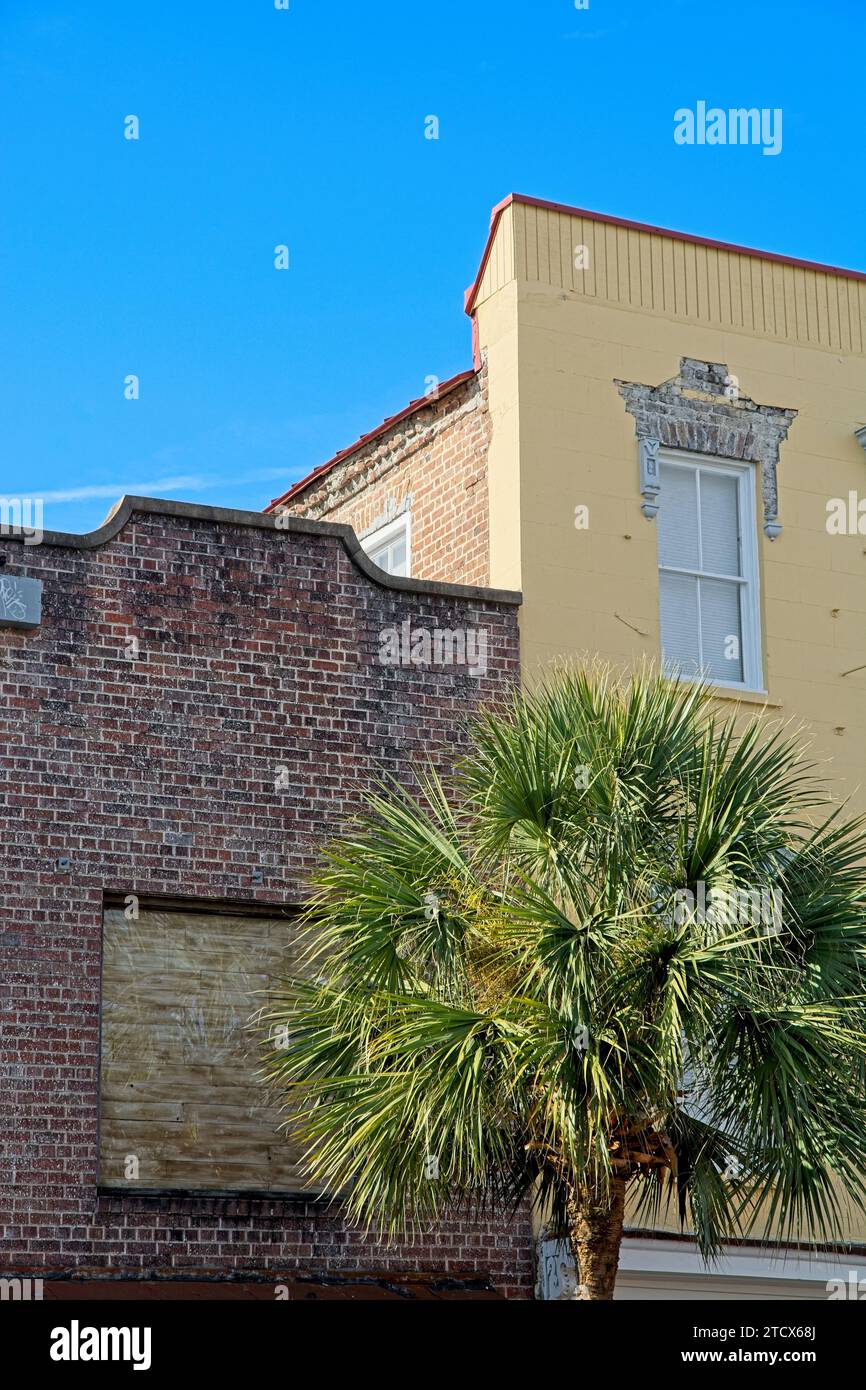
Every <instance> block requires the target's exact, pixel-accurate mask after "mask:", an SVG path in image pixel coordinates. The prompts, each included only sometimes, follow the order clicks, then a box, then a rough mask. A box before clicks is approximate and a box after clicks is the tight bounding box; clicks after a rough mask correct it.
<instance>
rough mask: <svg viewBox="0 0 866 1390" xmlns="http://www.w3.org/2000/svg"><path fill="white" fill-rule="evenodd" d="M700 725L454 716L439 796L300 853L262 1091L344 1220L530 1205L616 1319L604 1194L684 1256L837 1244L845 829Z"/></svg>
mask: <svg viewBox="0 0 866 1390" xmlns="http://www.w3.org/2000/svg"><path fill="white" fill-rule="evenodd" d="M713 709H714V707H713V704H712V698H711V695H710V693H709V692H708V691H707V690H706V689H704V688H702V687H701V686H699V685H686V684H684V683H680V682H676V681H671V680H667V679H665V678H663V677H662V676H660V675H658V674H656V673H654V672H652V671H644V672H641V673H639V674H638V675H636V676H633V677H632V678H631V679H629V680H623V679H619V678H617V677H615V676H614V675H612V674H611V673H610V672H609V671H607V670H604V669H594V670H591V671H589V672H585V671H570V670H563V671H560V672H558V673H557V674H556V675H554V676H553V677H552V678H550V680H549V681H548V682H547V683H546V684H545V685H544V686H543V687H542V688H541V689H540V690H538V691H536V692H535V693H528V694H527V693H524V694H516V695H514V696H513V698H511V700H510V701H509V702H508V703H506V704H505V705H503V706H500V707H496V708H492V709H488V710H486V711H484V712H483V713H481V715H480V716H477V717H476V718H475V720H474V723H473V724H472V727H471V743H470V749H471V751H470V753H469V755H468V756H467V757H466V758H465V759H464V761H463V762H462V764H461V765H460V767H459V768H458V770H457V773H456V774H455V776H454V777H453V779H452V781H451V782H450V783H449V784H448V786H447V787H446V786H445V785H443V783H442V782H441V780H440V779H439V778H438V777H436V776H435V775H434V774H433V773H432V772H428V773H426V774H425V775H424V776H423V777H422V779H421V782H420V786H421V790H420V792H419V794H418V795H417V796H411V795H409V794H408V793H406V792H405V791H400V790H399V789H398V788H396V787H389V788H386V789H383V790H382V791H381V792H380V793H379V794H377V795H375V796H372V797H371V798H370V799H369V802H368V805H367V807H366V809H365V812H364V814H363V815H362V816H361V817H360V818H359V819H358V820H357V821H355V822H353V823H352V825H351V826H350V827H349V828H348V830H347V832H346V834H345V836H344V837H343V838H342V839H340V840H339V841H338V842H337V843H336V844H333V845H331V846H330V847H329V848H328V850H327V856H326V860H325V863H324V867H323V868H322V869H321V870H320V872H319V873H318V874H317V877H316V882H315V887H314V891H313V894H312V897H311V900H310V903H309V908H308V911H307V914H306V920H305V923H304V927H303V940H304V946H305V957H306V962H305V965H304V968H303V971H302V978H298V979H295V980H294V981H291V982H289V983H288V984H287V985H286V987H285V989H284V991H283V992H282V993H281V994H280V996H279V997H278V998H277V999H276V1002H275V1003H274V1004H273V1007H272V1008H270V1009H269V1010H268V1013H267V1016H266V1021H267V1037H268V1039H269V1041H267V1042H266V1044H265V1068H264V1071H265V1075H266V1076H267V1078H268V1082H269V1084H271V1085H273V1086H275V1087H276V1088H277V1089H278V1091H279V1093H280V1096H281V1098H282V1100H283V1101H284V1102H285V1103H286V1105H287V1107H288V1108H289V1110H290V1118H289V1119H288V1121H287V1127H288V1131H289V1133H290V1134H291V1135H293V1136H294V1137H295V1138H296V1139H298V1138H299V1139H301V1140H302V1141H303V1143H304V1145H305V1163H306V1166H307V1169H308V1171H309V1173H310V1174H311V1175H312V1176H313V1177H314V1178H315V1179H316V1180H317V1181H318V1182H319V1183H320V1184H322V1185H323V1186H324V1187H325V1189H326V1190H328V1191H331V1192H339V1193H340V1194H341V1200H343V1201H345V1203H346V1206H347V1209H348V1215H349V1217H350V1219H353V1220H357V1221H362V1222H366V1223H368V1224H369V1223H373V1222H375V1223H376V1224H377V1226H378V1228H379V1229H380V1230H385V1231H391V1232H393V1231H397V1230H403V1229H406V1228H407V1227H411V1226H412V1224H413V1222H419V1221H430V1220H435V1219H436V1218H437V1217H438V1216H439V1215H440V1214H441V1213H442V1211H443V1210H444V1209H445V1208H446V1207H447V1206H449V1205H452V1204H459V1205H461V1206H462V1207H465V1206H466V1204H473V1203H480V1204H484V1203H492V1204H495V1205H496V1206H497V1207H498V1206H500V1204H501V1203H503V1202H506V1203H507V1202H514V1203H518V1202H520V1201H521V1200H522V1199H526V1198H528V1197H531V1199H532V1200H533V1201H534V1202H535V1203H537V1204H538V1206H539V1208H540V1209H541V1210H543V1211H544V1212H545V1213H546V1214H547V1216H548V1217H549V1219H550V1221H551V1222H552V1223H553V1224H554V1226H555V1227H556V1228H558V1229H559V1231H560V1232H561V1233H562V1234H564V1235H565V1234H567V1236H568V1237H569V1238H570V1240H571V1244H572V1248H573V1251H574V1255H575V1261H576V1266H577V1269H578V1271H579V1279H580V1287H579V1291H578V1296H579V1297H581V1298H585V1299H610V1298H612V1296H613V1287H614V1281H615V1278H616V1269H617V1262H618V1256H619V1247H620V1242H621V1239H622V1232H623V1223H624V1213H625V1209H626V1199H627V1196H628V1201H629V1211H630V1212H631V1211H633V1212H634V1216H635V1221H636V1223H637V1224H639V1225H647V1224H651V1223H652V1222H653V1220H654V1218H656V1217H657V1216H658V1215H659V1213H660V1211H662V1210H663V1209H665V1208H667V1207H669V1206H670V1207H672V1209H674V1210H675V1211H677V1212H678V1214H679V1217H680V1219H681V1220H682V1222H683V1223H685V1224H686V1225H687V1226H688V1227H690V1228H691V1229H692V1230H693V1231H694V1233H695V1238H696V1240H697V1243H698V1246H699V1248H700V1250H701V1251H702V1253H703V1254H704V1256H705V1258H707V1259H708V1260H709V1259H711V1258H712V1257H713V1256H714V1254H716V1253H717V1252H718V1250H719V1248H720V1244H721V1242H722V1240H723V1239H724V1238H725V1237H726V1236H731V1235H735V1234H744V1233H747V1232H748V1231H750V1230H751V1231H754V1230H756V1229H760V1230H761V1231H762V1232H764V1233H766V1234H768V1235H771V1236H773V1237H776V1238H779V1239H797V1238H803V1237H807V1238H810V1233H811V1238H832V1237H834V1236H836V1237H838V1236H840V1235H841V1234H843V1231H844V1222H845V1210H846V1204H847V1203H848V1202H850V1201H851V1200H853V1202H854V1204H855V1205H857V1206H860V1207H862V1200H863V1196H864V1183H863V1176H862V1175H863V1172H864V1165H866V1104H864V1096H866V1088H864V1077H866V1069H864V1064H866V1036H864V1034H866V1028H864V1023H866V995H864V962H866V954H864V952H866V912H864V901H866V868H864V860H866V836H864V831H863V822H862V821H859V820H849V819H843V818H842V817H841V813H840V810H839V808H838V807H837V808H836V809H835V810H833V809H832V808H831V804H830V797H829V796H828V794H827V792H826V791H825V790H824V788H823V786H822V783H821V781H820V780H819V778H818V777H817V776H816V773H815V768H814V765H812V764H809V763H808V762H807V761H806V760H805V756H804V753H803V750H802V748H801V747H800V746H799V744H798V742H797V740H796V737H795V736H792V735H791V734H790V733H789V732H788V731H786V730H785V729H782V728H775V729H774V728H768V727H767V726H766V725H765V724H764V723H762V720H761V719H760V718H757V719H754V720H752V721H751V722H749V723H748V724H747V725H746V726H745V727H742V728H741V729H740V730H739V732H738V731H737V728H736V727H735V721H734V720H733V719H730V720H727V721H722V720H720V719H719V717H718V716H717V715H716V714H715V713H714V712H713ZM316 972H320V973H318V974H316ZM275 1040H276V1041H275Z"/></svg>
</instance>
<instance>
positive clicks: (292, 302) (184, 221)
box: [0, 0, 866, 531]
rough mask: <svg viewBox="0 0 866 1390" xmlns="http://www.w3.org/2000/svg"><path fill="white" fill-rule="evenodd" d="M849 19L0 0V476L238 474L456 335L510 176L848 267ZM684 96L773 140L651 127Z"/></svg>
mask: <svg viewBox="0 0 866 1390" xmlns="http://www.w3.org/2000/svg"><path fill="white" fill-rule="evenodd" d="M864 48H866V7H864V5H863V4H862V0H826V3H823V4H821V5H818V6H816V5H815V4H814V3H804V2H803V0H788V2H787V3H782V2H781V0H779V3H774V2H773V0H769V2H768V3H762V0H749V3H736V2H734V3H726V4H724V5H717V6H701V5H696V4H694V3H692V0H682V2H680V0H659V3H650V2H649V0H642V3H638V0H626V2H625V3H624V2H623V0H590V3H589V8H588V9H585V10H579V11H578V10H576V8H575V5H574V0H524V3H518V0H437V3H436V4H419V3H417V0H416V3H411V2H407V0H367V3H363V4H362V3H358V0H332V2H331V3H328V2H327V0H290V8H289V9H288V11H284V10H277V9H276V8H275V6H274V3H273V0H236V3H229V0H183V3H179V2H178V0H171V3H169V0H147V3H143V4H138V5H127V4H117V3H108V0H89V3H84V0H79V3H76V4H72V3H59V2H58V3H52V0H40V3H38V4H35V3H34V0H3V6H2V19H0V68H2V84H0V117H2V128H3V131H4V139H3V142H2V153H0V178H2V185H3V189H4V194H3V197H2V210H0V253H2V265H0V284H2V305H3V308H2V314H0V360H2V362H3V368H2V371H0V431H2V439H0V449H2V452H0V494H3V495H6V496H23V497H37V496H41V497H44V498H45V499H46V501H45V526H46V528H50V529H54V530H69V531H84V530H89V529H91V528H93V527H94V526H96V525H98V524H99V523H100V521H101V520H102V519H103V518H104V516H105V514H106V512H107V511H108V510H109V508H110V507H111V506H112V505H113V503H114V501H115V500H116V499H117V498H118V497H119V496H120V495H122V493H124V492H130V491H135V492H144V493H148V494H150V495H153V496H162V497H180V498H186V499H189V500H194V501H199V502H210V503H213V504H216V505H224V506H237V507H250V508H256V509H258V508H260V507H262V506H264V505H265V504H266V503H267V502H268V500H269V499H270V498H271V497H272V496H274V495H276V494H278V493H279V492H281V491H283V490H284V488H285V487H287V486H288V485H289V483H290V482H292V481H293V480H295V479H296V478H298V477H301V476H303V474H304V473H306V472H307V471H308V470H309V469H310V468H312V467H314V466H315V465H316V464H318V463H320V462H322V461H323V460H324V459H325V458H327V457H328V456H329V455H330V454H331V453H333V452H334V451H335V450H337V449H339V448H341V447H343V446H345V445H346V444H348V443H350V442H351V441H352V440H354V439H355V438H356V437H357V435H358V434H359V433H361V432H362V431H364V430H366V429H369V428H372V427H373V426H374V425H376V424H378V423H379V421H380V420H381V419H382V418H383V417H384V416H385V415H388V414H391V413H393V412H394V411H395V410H398V409H400V408H401V407H402V406H403V405H404V404H405V403H406V402H407V401H408V400H409V399H410V398H412V397H415V396H418V395H421V394H423V392H424V390H425V384H426V383H425V379H426V378H427V377H429V376H431V375H435V376H438V377H440V378H445V377H446V376H449V375H451V374H452V373H454V372H457V371H460V370H462V369H463V368H464V367H467V366H469V365H470V364H471V351H470V331H469V322H468V320H467V319H466V318H465V317H464V315H463V311H462V296H463V290H464V288H465V286H466V285H467V284H468V283H469V282H470V281H471V279H472V278H473V275H474V273H475V270H476V267H477V264H478V260H479V257H480V254H481V251H482V248H483V244H484V240H485V236H486V232H487V227H488V222H489V215H490V209H491V207H492V206H493V205H494V204H495V203H497V202H499V201H500V199H502V198H503V197H504V196H505V195H506V194H507V193H508V192H511V191H519V192H522V193H527V194H532V195H535V196H537V197H541V198H549V199H552V200H554V201H559V202H566V203H576V204H578V205H580V206H583V207H587V208H593V209H596V210H598V211H601V212H607V213H611V214H614V215H617V216H622V217H631V218H635V219H637V220H639V221H644V222H652V223H658V224H660V225H662V226H668V227H673V228H678V229H681V230H684V231H690V232H694V233H697V234H699V235H704V236H711V237H715V238H718V239H720V240H729V241H737V242H743V243H745V244H747V245H752V246H757V247H762V248H766V249H768V250H774V251H780V252H784V253H787V254H791V255H796V256H802V257H806V258H808V259H813V260H818V261H828V262H831V263H834V264H837V265H843V266H851V267H853V268H855V269H866V179H864V166H866V159H864V152H863V137H864V120H863V114H862V79H861V74H862V61H863V56H862V55H863V51H864ZM699 100H705V101H706V102H707V103H708V105H710V106H720V107H723V108H728V107H731V106H736V107H739V106H757V107H769V108H777V107H778V108H781V109H782V112H783V144H782V150H781V153H780V154H778V155H777V156H769V157H767V156H764V155H762V152H761V149H760V148H757V147H752V146H746V147H732V146H714V147H711V146H706V145H705V146H679V145H677V144H675V143H674V140H673V130H674V111H675V110H677V109H678V108H681V107H692V108H694V107H695V106H696V104H697V102H698V101H699ZM127 115H137V116H138V118H139V120H140V138H139V140H138V141H131V140H126V139H124V134H123V132H124V118H125V117H126V116H127ZM430 115H436V116H437V117H438V119H439V139H438V140H435V141H434V140H428V139H425V138H424V130H425V118H426V117H427V116H430ZM278 244H286V245H287V246H288V247H289V254H290V268H289V270H287V271H277V270H275V269H274V247H275V246H276V245H278ZM129 374H135V375H137V376H138V377H139V379H140V397H139V399H138V400H134V401H130V400H126V399H124V379H125V378H126V377H127V376H128V375H129Z"/></svg>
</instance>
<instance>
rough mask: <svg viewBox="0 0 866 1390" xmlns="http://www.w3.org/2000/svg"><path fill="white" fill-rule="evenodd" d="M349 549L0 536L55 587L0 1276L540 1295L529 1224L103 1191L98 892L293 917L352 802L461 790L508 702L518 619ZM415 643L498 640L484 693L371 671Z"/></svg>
mask: <svg viewBox="0 0 866 1390" xmlns="http://www.w3.org/2000/svg"><path fill="white" fill-rule="evenodd" d="M355 551H356V544H355V542H354V539H353V538H352V536H351V535H350V533H348V532H347V531H346V529H345V528H343V527H337V526H332V525H321V524H316V523H312V522H305V521H297V522H293V523H291V525H290V528H289V529H285V528H282V529H281V528H280V527H278V526H276V525H275V523H274V519H273V518H271V517H266V516H262V515H257V514H253V513H246V512H228V511H217V510H214V509H210V508H201V507H194V506H187V505H183V504H175V503H153V502H148V501H135V502H132V503H130V502H126V503H124V504H123V506H122V507H121V508H120V510H119V512H118V513H116V514H115V516H114V517H113V519H112V521H111V522H110V523H108V524H107V525H106V526H105V527H104V528H102V530H101V531H100V532H97V533H94V535H93V536H91V537H68V536H58V535H51V534H47V535H46V537H45V540H44V542H43V544H41V545H38V546H24V545H23V544H22V543H21V542H20V541H18V540H15V539H9V538H0V557H5V561H6V565H5V569H3V570H2V571H0V573H4V574H6V575H10V576H12V575H23V576H28V577H31V578H36V579H41V580H42V581H43V584H44V592H43V619H42V623H41V626H39V627H38V628H35V629H34V630H32V631H16V630H9V629H0V696H2V703H0V849H2V875H0V880H2V882H0V1033H2V1041H0V1084H2V1121H0V1137H2V1161H0V1268H2V1269H4V1270H6V1271H15V1272H19V1273H28V1272H29V1273H32V1274H37V1275H44V1276H45V1277H50V1276H51V1275H54V1276H55V1277H56V1276H57V1275H58V1274H65V1275H78V1276H79V1277H81V1276H83V1275H84V1274H85V1273H88V1272H89V1273H90V1274H91V1275H92V1274H93V1273H104V1274H107V1275H115V1276H119V1275H120V1274H123V1273H126V1274H127V1276H128V1275H129V1273H130V1272H133V1273H134V1274H135V1275H136V1276H138V1277H148V1276H150V1277H154V1276H163V1275H167V1274H168V1275H174V1276H177V1277H182V1276H191V1275H192V1274H194V1273H199V1274H201V1273H204V1274H206V1275H208V1276H210V1277H213V1276H216V1277H221V1278H228V1277H234V1278H237V1277H239V1276H242V1275H244V1274H245V1273H250V1274H256V1275H259V1276H262V1275H264V1276H266V1277H270V1276H271V1275H273V1277H274V1279H275V1280H276V1279H277V1278H278V1276H279V1274H280V1272H283V1273H286V1274H289V1273H291V1272H297V1271H312V1272H318V1273H321V1272H327V1271H328V1270H339V1269H355V1270H357V1269H369V1270H385V1269H393V1270H410V1269H428V1270H430V1269H432V1270H437V1271H442V1272H443V1273H444V1274H447V1273H448V1272H449V1271H456V1270H458V1269H459V1270H462V1271H467V1270H468V1271H476V1272H478V1273H479V1274H489V1275H490V1276H491V1277H492V1281H493V1283H494V1284H495V1285H496V1287H497V1288H498V1289H500V1290H501V1291H504V1292H507V1293H508V1294H510V1295H513V1296H528V1295H529V1294H530V1292H531V1283H532V1277H533V1276H532V1254H531V1237H530V1231H529V1222H528V1218H527V1217H526V1216H524V1215H521V1216H518V1217H515V1218H513V1219H512V1218H508V1219H506V1218H503V1219H502V1220H498V1221H497V1220H488V1221H485V1222H482V1223H472V1222H457V1221H450V1222H448V1223H446V1224H444V1225H443V1226H442V1227H441V1228H439V1229H437V1230H436V1231H434V1232H432V1233H429V1234H427V1235H425V1236H424V1237H423V1238H420V1239H418V1240H417V1241H416V1242H415V1243H414V1244H407V1243H403V1244H397V1245H392V1244H388V1245H379V1244H376V1243H375V1242H371V1241H369V1240H366V1239H365V1238H364V1237H363V1235H362V1234H361V1233H359V1232H358V1231H356V1230H352V1229H350V1228H348V1227H347V1225H346V1223H345V1222H344V1221H343V1219H342V1218H341V1216H340V1214H339V1211H338V1210H336V1209H334V1208H331V1209H329V1210H327V1211H326V1210H324V1209H323V1208H322V1207H321V1206H317V1205H316V1203H315V1202H313V1201H311V1200H308V1199H303V1198H297V1199H292V1198H283V1197H280V1198H271V1197H255V1198H254V1197H250V1198H246V1197H237V1198H236V1197H232V1198H225V1197H222V1198H220V1197H210V1196H209V1197H206V1198H199V1197H194V1196H190V1195H187V1196H155V1197H154V1196H146V1195H138V1194H134V1193H129V1194H127V1193H123V1194H117V1193H111V1194H110V1195H101V1194H100V1193H99V1191H98V1188H97V1160H98V1135H99V1032H100V965H101V945H102V913H103V901H104V895H105V894H108V893H130V892H135V893H137V894H140V895H142V896H157V897H158V896H167V897H169V898H177V899H185V900H186V899H202V898H206V899H212V900H213V899H216V900H220V901H230V902H231V903H237V904H239V905H242V904H244V903H250V902H253V901H256V902H259V903H268V904H279V905H285V904H288V903H292V902H296V901H298V900H300V899H301V897H302V896H303V891H304V879H305V875H306V873H307V871H308V870H309V868H310V866H311V864H312V863H313V862H314V858H315V852H316V847H317V845H318V844H319V843H320V842H321V840H322V838H323V837H324V836H325V835H327V833H328V832H329V831H331V830H333V829H335V828H336V827H337V826H338V825H339V824H340V823H341V821H342V820H343V819H344V818H345V817H346V816H347V815H348V814H349V813H350V812H351V811H352V810H353V809H354V808H355V807H356V806H357V804H358V797H359V793H360V791H361V790H362V789H363V788H364V787H366V786H368V785H370V783H371V781H372V780H374V779H375V778H377V777H378V776H379V775H380V774H381V773H382V772H383V771H385V772H391V773H393V774H396V775H398V776H399V777H401V778H403V779H404V780H411V778H412V769H413V767H414V766H417V765H418V764H419V763H420V762H422V761H423V760H424V759H425V758H426V757H427V756H428V755H429V756H431V757H432V758H433V759H434V761H435V762H437V763H438V764H440V765H441V766H443V767H445V766H446V765H447V764H448V763H449V762H450V760H451V759H452V758H453V756H454V753H455V751H456V750H457V749H459V746H460V743H461V737H462V736H461V731H460V723H461V719H462V717H463V716H464V715H465V714H466V712H467V711H468V710H469V709H470V708H471V707H472V705H473V704H474V703H475V702H476V701H477V700H478V699H479V698H487V697H490V696H492V695H494V694H495V693H497V692H501V691H502V690H503V689H504V687H505V685H506V684H507V683H509V682H511V681H513V680H515V679H516V678H517V674H518V651H517V616H516V613H517V610H516V607H515V596H513V595H512V596H508V595H496V594H492V593H490V592H489V591H488V592H481V591H471V590H464V591H463V592H462V593H461V592H460V591H459V590H457V589H455V588H448V587H447V586H445V585H431V584H418V583H413V582H412V581H405V580H403V581H401V580H393V581H391V582H390V583H389V584H388V585H387V586H386V585H384V584H381V583H379V582H377V581H375V580H374V579H373V578H371V577H370V571H369V567H367V568H366V569H365V566H367V562H366V559H365V557H364V556H363V555H358V554H356V553H353V552H355ZM406 619H409V620H411V622H412V624H413V625H415V626H426V627H428V628H435V627H447V628H451V629H453V628H461V627H462V628H466V629H468V628H469V627H470V626H477V627H479V628H481V627H483V629H484V630H485V632H486V634H487V648H486V651H487V658H486V671H485V672H483V673H481V674H477V675H474V676H473V675H470V674H469V673H468V672H467V671H466V670H465V669H462V668H459V667H457V666H440V667H439V668H436V667H419V666H413V665H411V664H410V665H405V666H404V665H397V666H388V665H383V664H381V662H380V660H379V655H380V636H379V635H380V633H381V631H382V630H383V629H386V628H388V627H389V626H395V627H397V628H400V626H401V624H402V623H403V622H404V621H405V620H406ZM131 639H137V643H138V647H137V653H136V650H135V644H134V643H133V642H132V640H131ZM278 765H281V766H283V767H287V768H288V769H289V771H290V777H289V782H290V785H289V787H288V788H287V789H286V790H277V789H276V788H275V769H276V768H277V766H278ZM61 860H68V861H69V864H68V867H65V866H60V864H59V861H61ZM254 871H260V872H261V875H262V880H263V881H262V882H261V883H260V884H259V883H256V882H254Z"/></svg>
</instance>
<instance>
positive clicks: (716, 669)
mask: <svg viewBox="0 0 866 1390" xmlns="http://www.w3.org/2000/svg"><path fill="white" fill-rule="evenodd" d="M700 586H701V636H702V639H703V640H702V645H703V653H704V670H705V673H706V675H707V676H708V677H709V678H711V679H712V680H717V681H741V680H742V679H743V631H742V625H741V622H740V587H741V586H740V585H739V584H727V583H725V581H724V580H722V579H702V580H701V581H700Z"/></svg>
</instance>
